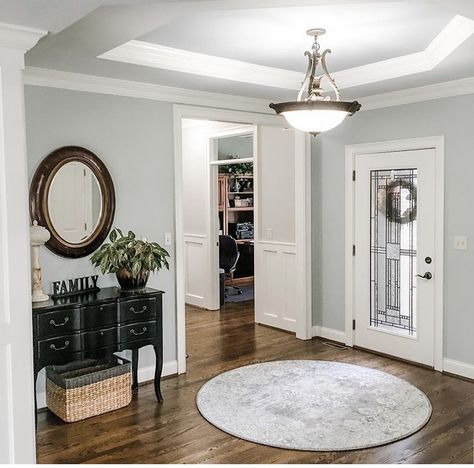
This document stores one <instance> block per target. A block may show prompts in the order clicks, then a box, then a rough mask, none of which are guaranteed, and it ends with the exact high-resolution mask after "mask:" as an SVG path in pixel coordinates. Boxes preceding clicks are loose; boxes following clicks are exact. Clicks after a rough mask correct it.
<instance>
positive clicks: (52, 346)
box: [49, 341, 69, 351]
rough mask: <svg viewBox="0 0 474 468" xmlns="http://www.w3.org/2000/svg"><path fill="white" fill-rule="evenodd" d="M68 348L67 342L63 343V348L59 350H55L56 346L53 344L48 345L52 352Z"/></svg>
mask: <svg viewBox="0 0 474 468" xmlns="http://www.w3.org/2000/svg"><path fill="white" fill-rule="evenodd" d="M68 346H69V341H66V342H65V343H64V346H63V347H61V348H56V345H55V344H54V343H53V344H52V345H50V346H49V347H50V348H51V349H52V350H53V351H61V350H62V349H66V348H67V347H68Z"/></svg>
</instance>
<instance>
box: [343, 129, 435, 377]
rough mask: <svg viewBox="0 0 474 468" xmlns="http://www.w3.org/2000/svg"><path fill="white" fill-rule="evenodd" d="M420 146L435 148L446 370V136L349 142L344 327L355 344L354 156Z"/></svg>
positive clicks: (407, 149) (406, 149)
mask: <svg viewBox="0 0 474 468" xmlns="http://www.w3.org/2000/svg"><path fill="white" fill-rule="evenodd" d="M420 149H434V150H435V158H436V160H435V187H436V189H435V190H436V192H435V193H436V200H435V205H436V210H437V211H436V215H435V253H434V255H435V258H436V262H435V264H434V270H433V273H434V274H433V280H434V283H435V288H434V289H435V297H434V337H433V342H434V350H433V356H434V369H435V370H438V371H442V370H443V286H444V279H443V276H444V269H443V261H444V137H443V136H433V137H423V138H411V139H406V140H393V141H382V142H376V143H362V144H357V145H346V152H345V188H346V190H345V192H346V193H345V328H346V344H347V345H348V346H353V345H354V332H353V330H352V320H353V318H354V257H353V255H352V246H353V245H354V212H355V207H354V185H355V184H354V181H353V171H354V168H355V156H356V155H358V154H376V153H387V152H397V151H410V150H420Z"/></svg>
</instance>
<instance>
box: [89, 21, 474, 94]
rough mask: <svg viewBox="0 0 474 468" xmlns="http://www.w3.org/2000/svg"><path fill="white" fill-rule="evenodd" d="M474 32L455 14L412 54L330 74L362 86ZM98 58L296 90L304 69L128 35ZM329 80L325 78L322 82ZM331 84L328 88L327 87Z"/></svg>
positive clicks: (409, 71)
mask: <svg viewBox="0 0 474 468" xmlns="http://www.w3.org/2000/svg"><path fill="white" fill-rule="evenodd" d="M472 34H474V21H472V20H470V19H469V18H465V17H463V16H459V15H457V16H455V17H454V18H453V19H452V20H451V21H450V22H449V23H448V24H447V25H446V26H445V28H444V29H443V30H442V31H441V32H440V33H439V34H438V35H437V36H436V37H435V38H434V39H433V40H432V41H431V43H430V44H429V45H428V47H427V48H426V49H425V50H423V51H421V52H416V53H413V54H408V55H402V56H400V57H395V58H391V59H388V60H382V61H379V62H374V63H370V64H367V65H362V66H360V67H353V68H349V69H346V70H341V71H338V72H335V73H333V74H332V76H333V78H334V79H335V80H336V82H337V84H338V86H339V88H341V89H344V88H350V87H354V86H362V85H366V84H369V83H375V82H378V81H384V80H389V79H393V78H400V77H402V76H408V75H413V74H415V73H421V72H426V71H430V70H432V69H433V68H435V67H436V66H437V65H438V64H439V63H440V62H442V61H443V60H444V59H445V58H446V57H448V56H449V55H450V54H451V53H452V52H454V51H455V50H456V49H457V48H458V47H459V46H460V45H461V44H462V43H463V42H464V41H465V40H466V39H468V38H469V37H470V36H471V35H472ZM98 58H101V59H107V60H114V61H118V62H124V63H131V64H135V65H142V66H147V67H153V68H161V69H165V70H172V71H177V72H181V73H191V74H194V75H201V76H207V77H212V78H219V79H224V80H231V81H239V82H243V83H251V84H255V85H260V86H271V87H275V88H284V89H293V90H297V89H299V88H300V86H301V81H302V79H303V73H299V72H295V71H291V70H284V69H281V68H273V67H266V66H262V65H255V64H252V63H248V62H242V61H239V60H231V59H227V58H223V57H216V56H212V55H206V54H200V53H196V52H190V51H188V50H183V49H175V48H172V47H165V46H162V45H159V44H152V43H149V42H143V41H137V40H132V41H128V42H126V43H124V44H122V45H120V46H118V47H115V48H114V49H111V50H109V51H107V52H105V53H103V54H101V55H99V56H98ZM325 85H327V84H326V83H325V82H324V80H323V86H325ZM328 90H329V89H328Z"/></svg>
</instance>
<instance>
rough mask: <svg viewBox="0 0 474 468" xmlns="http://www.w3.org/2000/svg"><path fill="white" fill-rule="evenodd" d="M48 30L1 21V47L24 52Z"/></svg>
mask: <svg viewBox="0 0 474 468" xmlns="http://www.w3.org/2000/svg"><path fill="white" fill-rule="evenodd" d="M46 34H48V31H42V30H41V29H33V28H26V27H24V26H16V25H13V24H6V23H0V47H1V48H5V49H15V50H18V51H21V52H23V53H25V52H27V51H28V50H30V49H31V48H32V47H34V46H35V45H36V43H37V42H38V41H39V40H40V39H41V38H42V37H43V36H45V35H46Z"/></svg>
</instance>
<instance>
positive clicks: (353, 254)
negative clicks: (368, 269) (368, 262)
mask: <svg viewBox="0 0 474 468" xmlns="http://www.w3.org/2000/svg"><path fill="white" fill-rule="evenodd" d="M355 254H356V246H355V245H353V246H352V256H355Z"/></svg>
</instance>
